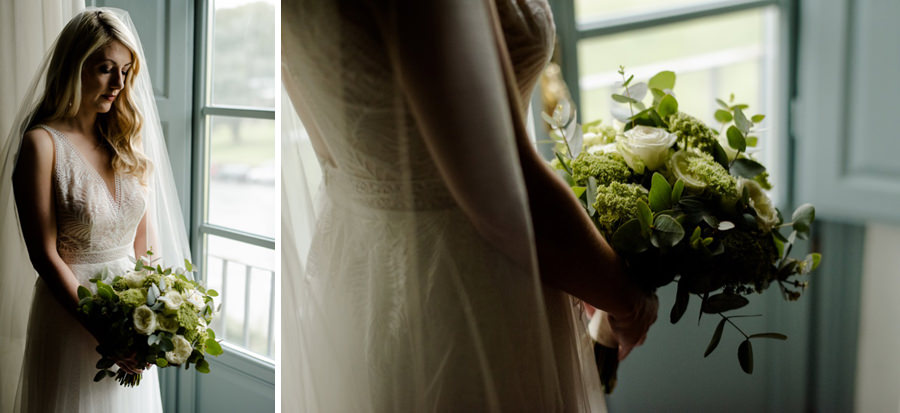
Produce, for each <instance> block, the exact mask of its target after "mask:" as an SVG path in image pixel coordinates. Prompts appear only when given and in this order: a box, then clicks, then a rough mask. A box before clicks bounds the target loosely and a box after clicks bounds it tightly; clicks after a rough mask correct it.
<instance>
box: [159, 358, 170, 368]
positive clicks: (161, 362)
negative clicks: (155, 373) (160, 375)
mask: <svg viewBox="0 0 900 413" xmlns="http://www.w3.org/2000/svg"><path fill="white" fill-rule="evenodd" d="M156 365H157V366H159V367H166V366H168V365H169V361H168V360H166V359H164V358H162V357H159V358H157V359H156Z"/></svg>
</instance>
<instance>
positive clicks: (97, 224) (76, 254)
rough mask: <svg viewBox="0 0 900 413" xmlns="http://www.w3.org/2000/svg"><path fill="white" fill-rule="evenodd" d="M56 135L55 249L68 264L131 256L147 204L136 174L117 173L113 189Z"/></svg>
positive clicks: (54, 136)
mask: <svg viewBox="0 0 900 413" xmlns="http://www.w3.org/2000/svg"><path fill="white" fill-rule="evenodd" d="M38 127H40V128H42V129H44V130H46V131H47V132H49V133H50V135H51V136H52V137H53V143H54V148H55V150H56V156H55V161H54V166H53V167H54V169H55V171H54V179H55V182H54V183H55V186H56V188H55V198H56V227H57V236H56V249H57V251H59V254H60V257H61V258H62V259H63V261H65V262H66V263H69V264H96V263H103V262H109V261H114V260H117V259H120V258H123V257H127V256H128V255H129V254H130V253H131V250H132V248H133V245H134V237H135V233H136V231H137V225H138V223H140V221H141V219H142V218H143V216H144V211H145V210H146V207H147V199H146V195H147V191H146V189H145V188H144V187H143V186H142V185H141V184H140V182H138V180H137V178H136V177H133V176H130V175H121V174H116V177H115V193H112V194H111V193H110V191H109V188H108V186H107V184H106V181H104V180H103V178H102V177H101V176H100V174H99V173H98V172H97V170H96V169H94V167H93V166H91V165H90V164H89V163H88V162H87V161H86V160H85V159H84V158H83V157H82V155H81V153H80V152H78V149H77V148H76V147H75V145H74V144H72V142H70V141H69V140H68V138H67V137H66V136H65V135H64V134H63V133H62V132H60V131H58V130H56V129H54V128H51V127H49V126H46V125H38Z"/></svg>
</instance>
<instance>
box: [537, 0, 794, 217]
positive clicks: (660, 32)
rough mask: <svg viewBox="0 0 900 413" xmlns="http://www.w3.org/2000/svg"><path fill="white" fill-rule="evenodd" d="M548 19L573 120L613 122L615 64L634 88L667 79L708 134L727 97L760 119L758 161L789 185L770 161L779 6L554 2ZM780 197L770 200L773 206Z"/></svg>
mask: <svg viewBox="0 0 900 413" xmlns="http://www.w3.org/2000/svg"><path fill="white" fill-rule="evenodd" d="M553 10H554V12H555V13H556V21H557V28H558V33H559V41H560V44H559V47H560V48H561V57H562V65H563V73H564V77H565V78H566V80H567V83H568V84H569V85H570V88H571V89H572V91H571V92H572V97H573V99H574V100H575V101H576V103H577V104H578V107H579V108H580V110H581V114H580V115H579V121H582V122H587V121H590V120H595V119H603V120H604V122H609V121H612V116H611V115H610V107H611V102H612V99H611V98H610V95H611V94H612V93H614V92H615V88H616V87H617V85H616V82H621V80H622V79H621V76H620V75H619V74H618V73H617V70H618V66H619V65H624V66H625V69H626V71H627V72H628V73H629V74H633V75H634V76H635V81H637V80H647V79H649V78H650V77H651V76H653V75H654V74H656V73H657V72H659V71H661V70H672V71H674V72H675V73H676V75H677V81H676V85H675V90H674V91H675V94H676V96H677V97H678V102H679V107H680V109H681V110H683V111H685V112H687V113H690V114H692V115H694V116H697V117H699V118H701V120H703V121H704V122H706V123H707V124H708V125H710V126H711V127H715V126H716V125H718V124H717V123H716V122H715V120H714V118H713V113H714V112H715V110H716V101H715V99H716V98H720V99H724V100H726V101H727V100H728V97H729V95H731V94H732V93H733V94H734V95H735V100H736V101H739V102H741V103H746V104H748V105H750V111H751V112H752V113H765V114H766V120H765V121H764V123H763V124H762V127H763V128H764V129H765V130H764V131H762V132H761V133H760V136H759V137H760V140H759V150H760V153H758V156H759V157H760V159H761V160H762V161H763V163H764V164H766V165H768V167H769V168H768V169H769V172H770V174H771V175H772V176H773V178H775V179H777V180H778V181H779V183H780V184H781V185H780V186H781V187H786V186H787V185H785V184H784V182H786V181H785V179H784V178H785V177H782V176H781V175H782V174H781V173H780V172H781V170H782V169H783V168H781V165H780V164H779V162H778V158H777V157H776V155H777V153H778V150H779V147H780V146H781V142H782V140H781V139H783V137H782V136H781V135H782V134H780V133H779V132H780V129H779V127H780V123H779V122H782V119H780V116H779V111H783V108H781V107H779V104H778V103H779V102H780V99H781V97H782V95H780V94H779V92H778V91H779V90H780V89H779V88H778V83H779V81H780V79H779V78H778V77H777V76H775V73H777V72H776V69H777V66H776V65H777V64H778V63H779V62H778V59H777V58H778V56H779V55H780V53H781V52H782V51H781V50H779V48H778V47H777V45H778V44H779V43H780V42H779V30H778V29H779V27H780V23H779V13H780V7H779V6H778V2H777V1H774V0H770V1H747V0H730V1H722V0H717V1H712V0H631V1H624V2H623V1H619V2H615V1H605V0H558V1H555V2H553ZM779 70H781V69H779ZM784 96H786V95H784ZM776 188H778V187H776ZM782 190H785V189H782ZM782 193H783V192H778V193H774V194H772V195H773V197H774V198H775V201H776V202H778V201H779V199H778V197H779V196H780V195H781V194H782Z"/></svg>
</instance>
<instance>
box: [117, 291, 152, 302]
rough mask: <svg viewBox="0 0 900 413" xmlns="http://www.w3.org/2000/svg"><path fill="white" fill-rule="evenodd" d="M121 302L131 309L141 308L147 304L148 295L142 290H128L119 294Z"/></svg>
mask: <svg viewBox="0 0 900 413" xmlns="http://www.w3.org/2000/svg"><path fill="white" fill-rule="evenodd" d="M119 301H121V302H122V303H123V304H125V305H128V306H131V307H140V306H141V304H144V303H146V302H147V294H146V293H144V291H143V290H142V289H140V288H132V289H126V290H124V291H122V292H120V293H119Z"/></svg>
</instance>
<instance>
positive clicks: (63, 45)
mask: <svg viewBox="0 0 900 413" xmlns="http://www.w3.org/2000/svg"><path fill="white" fill-rule="evenodd" d="M113 40H116V41H119V42H120V43H122V44H123V45H124V46H125V47H127V48H128V50H130V51H131V57H132V59H133V60H132V65H131V69H130V70H129V74H128V76H127V77H126V78H125V86H124V87H123V88H122V90H121V91H120V92H119V97H118V98H117V99H116V100H115V101H113V105H112V108H110V110H109V112H107V113H100V114H98V115H97V122H96V128H97V133H98V134H99V135H100V136H101V137H102V138H103V139H104V140H105V141H106V143H107V144H109V146H110V147H111V148H112V150H113V158H112V167H113V170H114V171H115V172H116V173H123V174H128V175H133V176H135V177H137V178H138V179H139V180H140V182H141V183H143V184H146V183H147V177H148V176H149V175H150V172H151V170H152V164H151V162H150V159H149V158H148V157H147V156H146V155H144V152H143V150H142V149H141V148H142V145H141V135H140V133H141V127H142V126H143V116H141V112H140V111H139V110H138V108H137V106H136V105H135V103H134V98H133V97H132V93H131V92H132V88H133V87H134V79H135V78H136V77H137V75H138V73H140V70H141V63H142V62H141V61H140V58H139V55H138V53H137V52H136V50H137V42H136V41H135V40H134V37H133V36H132V34H131V32H130V31H129V30H128V28H127V27H126V26H125V24H124V23H122V21H121V20H119V18H118V17H116V16H115V15H113V14H112V13H110V12H105V11H103V10H89V11H84V12H81V13H79V14H78V15H77V16H75V17H73V18H72V20H70V21H69V23H68V24H66V27H65V28H63V30H62V33H60V35H59V38H58V39H57V40H56V47H55V48H54V49H53V54H52V57H51V59H50V65H49V67H48V68H47V78H46V83H45V84H46V88H45V91H44V96H43V97H41V99H40V103H39V104H38V106H37V109H36V110H35V112H34V114H33V115H32V116H31V119H32V121H31V122H30V126H29V127H33V126H34V125H37V124H40V123H44V122H51V121H54V120H59V119H69V118H73V117H75V114H77V113H78V109H79V108H80V106H81V72H82V69H83V67H84V62H85V61H86V60H87V59H88V58H89V57H90V56H91V55H93V54H94V53H95V52H97V51H98V50H99V49H100V48H101V47H103V46H105V45H106V44H108V43H109V42H111V41H113Z"/></svg>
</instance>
